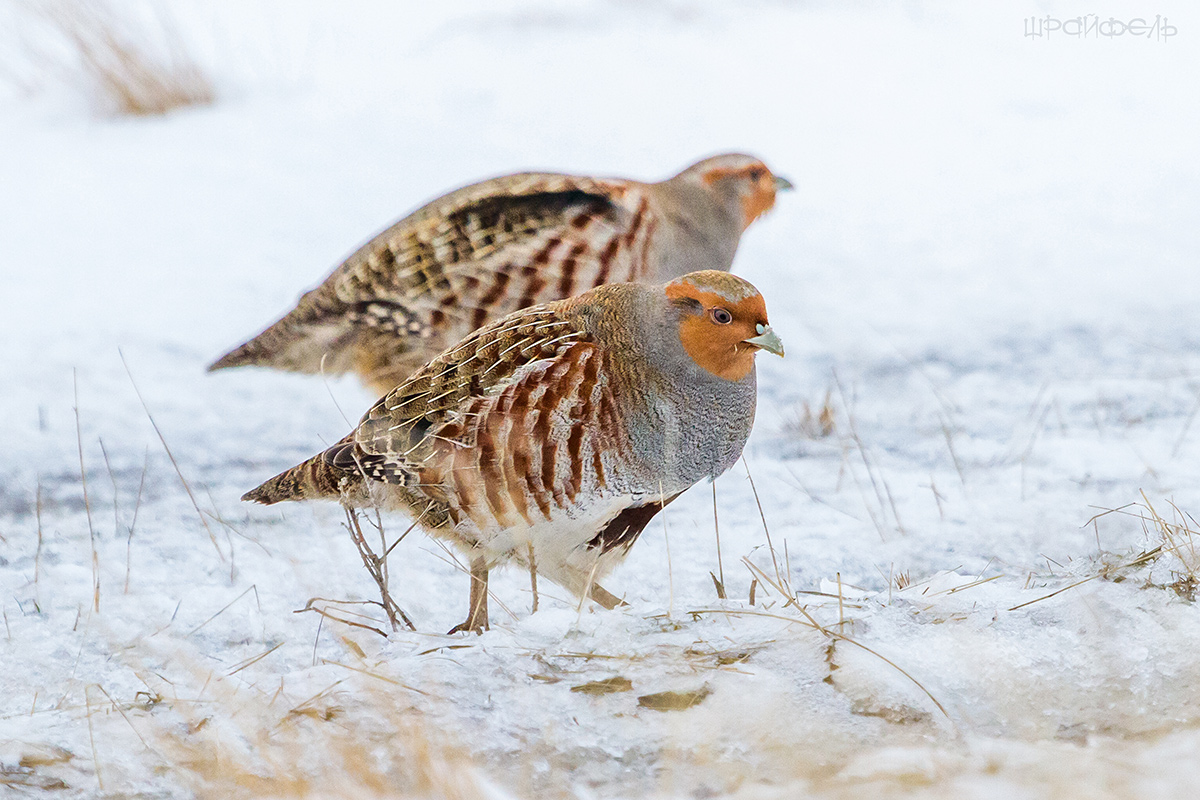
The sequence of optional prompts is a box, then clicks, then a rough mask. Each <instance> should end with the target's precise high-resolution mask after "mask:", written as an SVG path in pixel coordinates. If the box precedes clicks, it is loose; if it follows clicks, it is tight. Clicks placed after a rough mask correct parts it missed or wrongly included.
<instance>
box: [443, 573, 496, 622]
mask: <svg viewBox="0 0 1200 800" xmlns="http://www.w3.org/2000/svg"><path fill="white" fill-rule="evenodd" d="M487 583H488V566H487V562H486V561H484V559H483V557H482V556H477V557H475V558H473V559H471V599H470V601H469V602H470V605H469V607H468V610H467V619H466V621H465V622H460V623H459V624H457V625H455V626H454V627H453V628H451V629H450V631H449V633H458V632H459V631H474V632H475V633H483V632H484V631H486V630H487V629H488V605H487Z"/></svg>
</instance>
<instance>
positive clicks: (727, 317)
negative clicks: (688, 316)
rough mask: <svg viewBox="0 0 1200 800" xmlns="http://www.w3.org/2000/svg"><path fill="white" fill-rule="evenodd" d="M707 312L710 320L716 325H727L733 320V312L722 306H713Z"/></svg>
mask: <svg viewBox="0 0 1200 800" xmlns="http://www.w3.org/2000/svg"><path fill="white" fill-rule="evenodd" d="M709 313H710V315H711V316H712V321H713V322H715V323H717V324H718V325H728V324H729V323H731V322H733V314H730V313H729V312H728V311H726V310H725V309H723V308H714V309H713V310H712V311H711V312H709Z"/></svg>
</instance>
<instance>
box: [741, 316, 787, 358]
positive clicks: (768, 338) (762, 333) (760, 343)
mask: <svg viewBox="0 0 1200 800" xmlns="http://www.w3.org/2000/svg"><path fill="white" fill-rule="evenodd" d="M754 330H755V331H757V332H758V336H751V337H750V338H749V339H743V340H742V343H743V344H752V345H754V346H755V347H757V348H759V349H762V350H766V351H767V352H768V353H774V354H775V355H777V356H779V357H780V358H783V342H781V341H779V337H778V336H776V335H775V331H773V330H771V326H770V325H763V324H762V323H759V324H758V326H757V327H755V329H754Z"/></svg>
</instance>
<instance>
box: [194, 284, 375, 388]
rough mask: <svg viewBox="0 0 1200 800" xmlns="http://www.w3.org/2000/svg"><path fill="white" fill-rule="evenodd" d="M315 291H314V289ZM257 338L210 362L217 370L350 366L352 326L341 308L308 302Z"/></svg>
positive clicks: (331, 371) (334, 371) (333, 371)
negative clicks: (346, 349)
mask: <svg viewBox="0 0 1200 800" xmlns="http://www.w3.org/2000/svg"><path fill="white" fill-rule="evenodd" d="M310 294H311V293H310ZM306 299H307V296H306V297H305V298H302V299H301V305H300V306H299V307H297V308H296V309H294V310H293V311H292V312H291V313H289V314H286V315H285V316H284V317H283V318H282V319H280V320H278V321H277V322H275V323H274V324H273V325H271V326H270V327H269V328H267V329H266V330H264V331H263V332H262V333H260V334H258V335H257V336H255V337H254V338H253V339H250V340H249V341H247V342H245V343H244V344H241V345H238V346H237V347H235V348H233V349H232V350H230V351H229V352H228V353H226V354H225V355H223V356H221V357H220V358H218V359H217V360H216V361H214V362H213V363H211V364H209V365H208V371H209V372H213V371H214V370H218V369H225V368H227V367H246V366H259V367H274V368H275V369H281V370H286V371H289V372H305V373H309V374H319V373H322V372H324V373H325V374H327V375H340V374H342V373H343V372H346V371H347V370H348V369H350V367H351V364H350V363H349V356H348V355H347V354H345V353H343V350H344V348H343V346H342V345H343V344H344V340H345V339H346V337H347V336H352V335H353V332H352V326H351V324H350V322H349V321H348V320H347V319H345V318H344V314H340V313H334V312H340V309H333V310H332V311H331V310H328V309H326V308H324V307H323V306H318V305H317V303H316V301H315V300H313V301H310V302H307V303H306V302H305V300H306Z"/></svg>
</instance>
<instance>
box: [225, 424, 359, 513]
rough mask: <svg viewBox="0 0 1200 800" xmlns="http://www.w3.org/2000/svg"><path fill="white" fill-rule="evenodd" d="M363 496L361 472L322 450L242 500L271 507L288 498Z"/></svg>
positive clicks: (247, 493)
mask: <svg viewBox="0 0 1200 800" xmlns="http://www.w3.org/2000/svg"><path fill="white" fill-rule="evenodd" d="M344 441H346V440H343V442H344ZM340 444H342V443H341V442H339V443H338V445H334V447H337V446H339V445H340ZM360 495H363V496H364V497H365V488H364V486H363V481H362V477H361V475H360V474H359V473H357V472H355V471H352V470H347V469H342V468H341V467H337V466H334V465H333V464H331V463H330V462H329V461H327V460H326V459H325V454H324V453H318V454H317V455H315V456H313V457H312V458H310V459H308V460H307V461H305V462H304V463H302V464H297V465H296V466H294V467H292V468H291V469H288V470H284V471H283V472H281V473H279V474H278V475H276V476H275V477H274V478H271V479H270V480H269V481H266V482H265V483H263V484H262V485H261V486H259V487H257V488H255V489H251V490H250V491H248V492H246V493H245V494H244V495H242V500H244V501H247V502H254V503H261V504H263V505H264V506H269V505H274V504H275V503H282V502H284V501H285V500H317V499H330V500H347V501H354V500H362V499H363V497H359V496H360Z"/></svg>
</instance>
